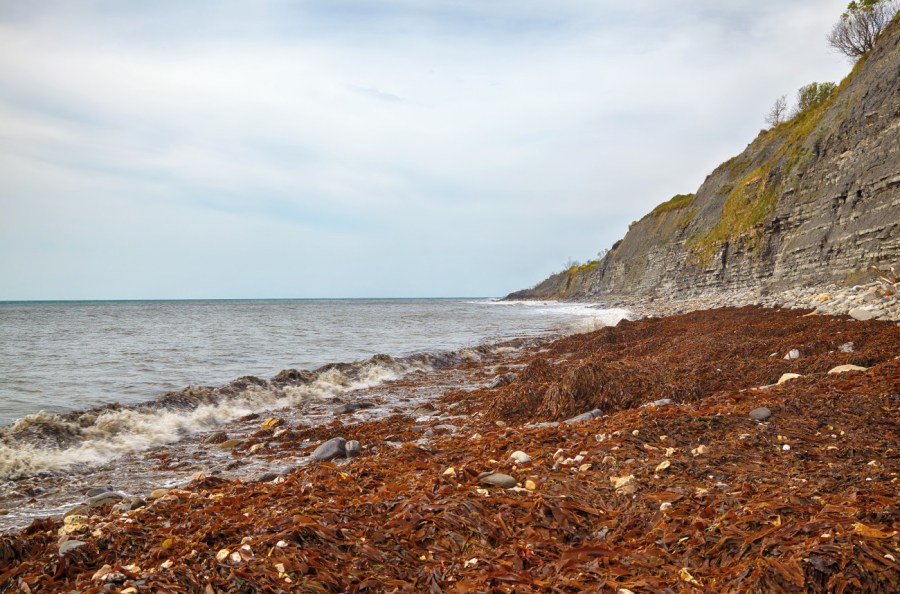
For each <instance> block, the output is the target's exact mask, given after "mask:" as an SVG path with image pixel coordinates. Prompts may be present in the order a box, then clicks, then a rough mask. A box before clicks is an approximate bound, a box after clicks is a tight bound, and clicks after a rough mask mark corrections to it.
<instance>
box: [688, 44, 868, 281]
mask: <svg viewBox="0 0 900 594" xmlns="http://www.w3.org/2000/svg"><path fill="white" fill-rule="evenodd" d="M864 61H865V60H864V59H862V60H860V61H859V62H857V64H856V66H855V67H854V68H853V71H852V72H851V73H850V74H849V75H848V76H847V77H846V78H845V79H844V80H843V81H842V82H841V84H840V86H837V85H835V84H834V83H821V84H820V83H812V84H810V85H807V86H805V87H803V88H802V89H801V90H800V92H798V109H797V111H796V113H795V115H794V117H793V118H792V119H790V120H788V121H786V122H782V123H780V124H778V125H777V126H775V127H774V128H772V129H771V130H767V131H765V132H763V133H762V134H761V135H760V138H759V139H758V141H759V142H762V143H765V144H767V145H769V147H770V148H769V149H768V150H765V151H760V153H761V154H768V156H767V158H766V159H765V161H763V162H762V163H760V164H756V166H751V165H750V164H748V163H740V162H738V161H734V162H731V161H729V168H728V171H729V174H730V175H731V176H733V178H732V180H730V183H728V184H725V186H724V187H725V188H727V192H728V193H727V196H726V197H725V201H724V203H723V205H722V213H721V216H720V217H719V220H718V222H717V223H716V225H714V226H713V227H712V228H711V229H709V231H707V232H706V233H705V234H701V235H699V236H697V235H692V236H691V237H690V238H688V241H687V245H689V246H690V248H691V250H692V251H693V254H694V257H695V261H696V263H697V264H698V265H700V266H702V267H704V268H705V267H707V266H709V263H710V262H711V260H712V257H713V255H714V254H715V253H716V251H718V250H719V249H720V248H721V246H722V245H724V244H725V243H726V242H729V241H733V240H735V239H737V238H738V237H739V236H742V235H746V236H747V239H748V240H749V241H750V243H751V245H752V246H753V247H758V246H759V245H760V242H759V240H760V239H761V231H762V227H761V225H760V223H762V222H764V221H766V220H768V219H769V218H770V217H771V215H772V213H773V212H774V210H775V205H776V203H777V202H778V197H779V196H780V195H781V193H782V190H783V189H784V184H785V181H786V180H787V179H788V177H789V176H790V175H791V173H793V172H794V171H795V170H796V169H797V168H799V167H802V166H804V165H805V164H806V163H807V161H808V160H809V158H810V157H811V151H810V149H809V148H808V147H807V146H806V144H807V141H808V140H809V137H810V135H811V134H812V133H813V131H814V130H815V129H816V127H817V126H818V125H819V123H820V122H821V121H822V117H823V116H824V115H825V112H826V111H827V110H828V107H829V106H830V105H831V104H832V103H833V102H834V99H835V97H836V96H837V94H838V92H839V91H841V90H842V89H843V88H845V87H846V86H847V84H849V82H850V81H851V80H852V79H853V77H854V76H855V75H856V73H857V72H858V71H859V69H860V67H861V66H862V64H863V62H864ZM801 97H803V98H804V101H802V102H801V101H800V99H801ZM801 105H802V109H800V106H801ZM751 167H752V168H751ZM723 193H724V192H723Z"/></svg>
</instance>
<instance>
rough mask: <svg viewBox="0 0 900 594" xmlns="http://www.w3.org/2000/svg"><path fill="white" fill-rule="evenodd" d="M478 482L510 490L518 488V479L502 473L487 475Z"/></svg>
mask: <svg viewBox="0 0 900 594" xmlns="http://www.w3.org/2000/svg"><path fill="white" fill-rule="evenodd" d="M478 482H480V483H484V484H487V485H494V486H495V487H502V488H504V489H509V488H512V487H515V486H516V479H514V478H513V477H511V476H509V475H508V474H503V473H501V472H492V473H490V474H488V475H485V476H483V477H481V478H480V479H479V481H478Z"/></svg>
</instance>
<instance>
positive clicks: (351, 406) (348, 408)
mask: <svg viewBox="0 0 900 594" xmlns="http://www.w3.org/2000/svg"><path fill="white" fill-rule="evenodd" d="M373 406H375V405H374V404H372V403H371V402H350V403H348V404H342V405H341V406H339V407H337V408H336V409H335V411H334V414H336V415H342V414H347V413H353V412H356V411H358V410H363V409H365V408H372V407H373Z"/></svg>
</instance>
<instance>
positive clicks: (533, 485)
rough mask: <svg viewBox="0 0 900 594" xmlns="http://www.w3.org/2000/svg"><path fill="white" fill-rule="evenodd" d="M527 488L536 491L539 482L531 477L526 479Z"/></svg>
mask: <svg viewBox="0 0 900 594" xmlns="http://www.w3.org/2000/svg"><path fill="white" fill-rule="evenodd" d="M525 488H526V489H528V490H529V491H534V490H536V489H537V483H536V482H534V481H533V480H531V479H528V480H527V481H525Z"/></svg>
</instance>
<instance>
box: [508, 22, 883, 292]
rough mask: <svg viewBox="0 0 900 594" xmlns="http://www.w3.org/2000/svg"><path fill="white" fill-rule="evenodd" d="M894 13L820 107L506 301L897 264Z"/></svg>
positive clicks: (772, 281)
mask: <svg viewBox="0 0 900 594" xmlns="http://www.w3.org/2000/svg"><path fill="white" fill-rule="evenodd" d="M898 231H900V21H898V20H897V19H895V21H894V22H893V23H892V24H891V25H890V26H889V27H888V29H887V30H886V31H885V32H884V34H883V35H882V37H881V39H880V40H879V42H878V43H877V45H876V46H875V48H874V49H873V50H872V51H871V53H870V54H869V55H868V56H866V57H864V58H863V59H861V60H860V61H859V62H858V63H857V64H856V66H855V68H854V69H853V72H852V73H851V74H850V75H849V76H848V77H847V78H846V79H845V80H844V81H843V82H842V83H841V84H840V85H839V86H838V88H837V90H836V91H835V92H834V93H832V94H831V95H830V96H829V97H828V98H827V99H826V100H825V101H824V102H822V103H821V104H819V105H817V106H814V107H812V108H809V109H807V110H805V111H803V112H802V113H800V114H799V115H797V116H796V117H794V118H793V119H791V120H790V121H787V122H785V123H782V124H779V125H778V126H775V127H774V128H772V129H770V130H766V131H763V132H761V133H760V135H759V136H758V137H757V138H756V139H755V140H754V141H753V142H752V143H751V144H750V145H749V146H748V147H747V148H746V149H745V150H744V152H743V153H741V154H740V155H738V156H736V157H734V158H732V159H730V160H729V161H727V162H725V163H723V164H722V165H720V166H719V167H718V168H716V170H715V171H713V172H712V173H711V174H710V175H709V176H708V177H707V178H706V180H705V181H704V182H703V184H702V185H701V186H700V188H699V189H698V190H697V192H696V194H689V195H681V196H676V197H675V198H673V199H672V200H670V201H669V202H666V203H663V204H661V205H659V206H658V207H656V208H655V209H654V210H653V211H652V212H650V213H649V214H647V215H646V216H644V217H643V218H642V219H641V220H639V221H637V222H636V223H634V224H633V225H632V226H631V227H630V228H629V230H628V233H627V234H626V235H625V237H624V238H623V239H622V240H620V241H618V242H616V244H615V245H614V246H613V248H612V249H611V250H610V251H609V253H608V254H607V255H606V256H605V257H604V258H603V259H602V260H600V261H594V262H590V263H588V264H586V265H582V266H578V267H573V268H570V269H569V270H566V271H563V272H561V273H558V274H555V275H553V276H551V277H550V278H548V279H546V280H544V281H542V282H541V283H540V284H538V285H537V286H536V287H534V288H533V289H529V290H525V291H518V292H516V293H512V294H511V295H509V297H508V298H510V299H602V298H603V297H604V296H606V295H615V296H647V297H672V298H689V297H697V296H702V295H709V294H713V293H717V292H722V291H755V292H758V293H760V294H766V293H770V292H774V291H780V290H784V289H788V288H791V287H797V286H810V285H823V284H854V283H857V282H860V281H862V280H863V279H865V278H866V277H867V276H868V275H869V274H870V272H869V271H870V269H871V267H872V266H876V267H880V268H887V267H889V266H891V265H896V264H897V262H898V260H900V233H898Z"/></svg>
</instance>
